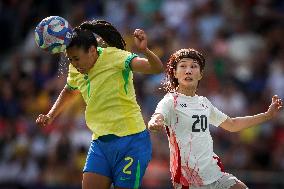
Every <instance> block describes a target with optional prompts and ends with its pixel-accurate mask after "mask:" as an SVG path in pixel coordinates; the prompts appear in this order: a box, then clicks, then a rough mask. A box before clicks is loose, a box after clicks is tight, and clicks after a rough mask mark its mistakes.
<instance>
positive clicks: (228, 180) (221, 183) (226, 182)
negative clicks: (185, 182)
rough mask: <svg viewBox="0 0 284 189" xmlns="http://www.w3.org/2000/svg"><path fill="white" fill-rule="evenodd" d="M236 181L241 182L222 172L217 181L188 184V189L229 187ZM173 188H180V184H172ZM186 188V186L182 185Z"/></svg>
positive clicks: (223, 188)
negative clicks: (203, 183) (200, 184)
mask: <svg viewBox="0 0 284 189" xmlns="http://www.w3.org/2000/svg"><path fill="white" fill-rule="evenodd" d="M238 182H241V181H240V180H239V179H237V177H235V176H234V175H232V174H229V173H224V174H223V176H222V177H221V178H219V179H218V180H217V181H215V182H213V183H211V184H208V185H204V186H197V187H196V186H189V187H188V188H189V189H230V188H231V187H232V186H234V185H235V184H237V183H238ZM174 188H175V189H182V185H181V184H176V183H175V186H174ZM184 188H187V187H184Z"/></svg>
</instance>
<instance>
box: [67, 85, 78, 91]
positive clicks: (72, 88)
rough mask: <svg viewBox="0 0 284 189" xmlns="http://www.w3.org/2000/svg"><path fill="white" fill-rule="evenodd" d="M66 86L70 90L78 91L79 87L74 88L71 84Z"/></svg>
mask: <svg viewBox="0 0 284 189" xmlns="http://www.w3.org/2000/svg"><path fill="white" fill-rule="evenodd" d="M66 86H67V88H68V89H70V90H77V89H78V87H72V86H71V85H70V84H69V83H66Z"/></svg>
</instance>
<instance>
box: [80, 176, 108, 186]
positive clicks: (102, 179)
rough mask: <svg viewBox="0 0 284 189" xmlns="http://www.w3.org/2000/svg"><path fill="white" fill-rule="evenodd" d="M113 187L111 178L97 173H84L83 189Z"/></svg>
mask: <svg viewBox="0 0 284 189" xmlns="http://www.w3.org/2000/svg"><path fill="white" fill-rule="evenodd" d="M110 186H111V180H110V178H108V177H106V176H103V175H99V174H96V173H84V174H83V181H82V188H83V189H109V188H110Z"/></svg>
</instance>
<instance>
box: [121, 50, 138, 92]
mask: <svg viewBox="0 0 284 189" xmlns="http://www.w3.org/2000/svg"><path fill="white" fill-rule="evenodd" d="M135 57H138V55H137V54H134V53H132V54H131V55H129V56H128V57H127V59H126V60H125V63H124V70H122V76H123V80H124V86H123V88H124V91H125V93H126V94H127V86H128V82H129V81H128V79H129V72H130V71H131V66H130V63H131V61H132V59H133V58H135Z"/></svg>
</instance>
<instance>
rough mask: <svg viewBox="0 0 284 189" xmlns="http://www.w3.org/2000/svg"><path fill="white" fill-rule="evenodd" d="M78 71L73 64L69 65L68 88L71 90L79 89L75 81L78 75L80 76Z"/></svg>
mask: <svg viewBox="0 0 284 189" xmlns="http://www.w3.org/2000/svg"><path fill="white" fill-rule="evenodd" d="M78 73H79V72H78V71H77V70H76V68H75V67H74V66H72V64H70V65H69V70H68V76H67V83H66V85H67V87H68V88H69V89H71V90H76V89H78V86H77V82H76V80H75V77H76V75H78Z"/></svg>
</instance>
